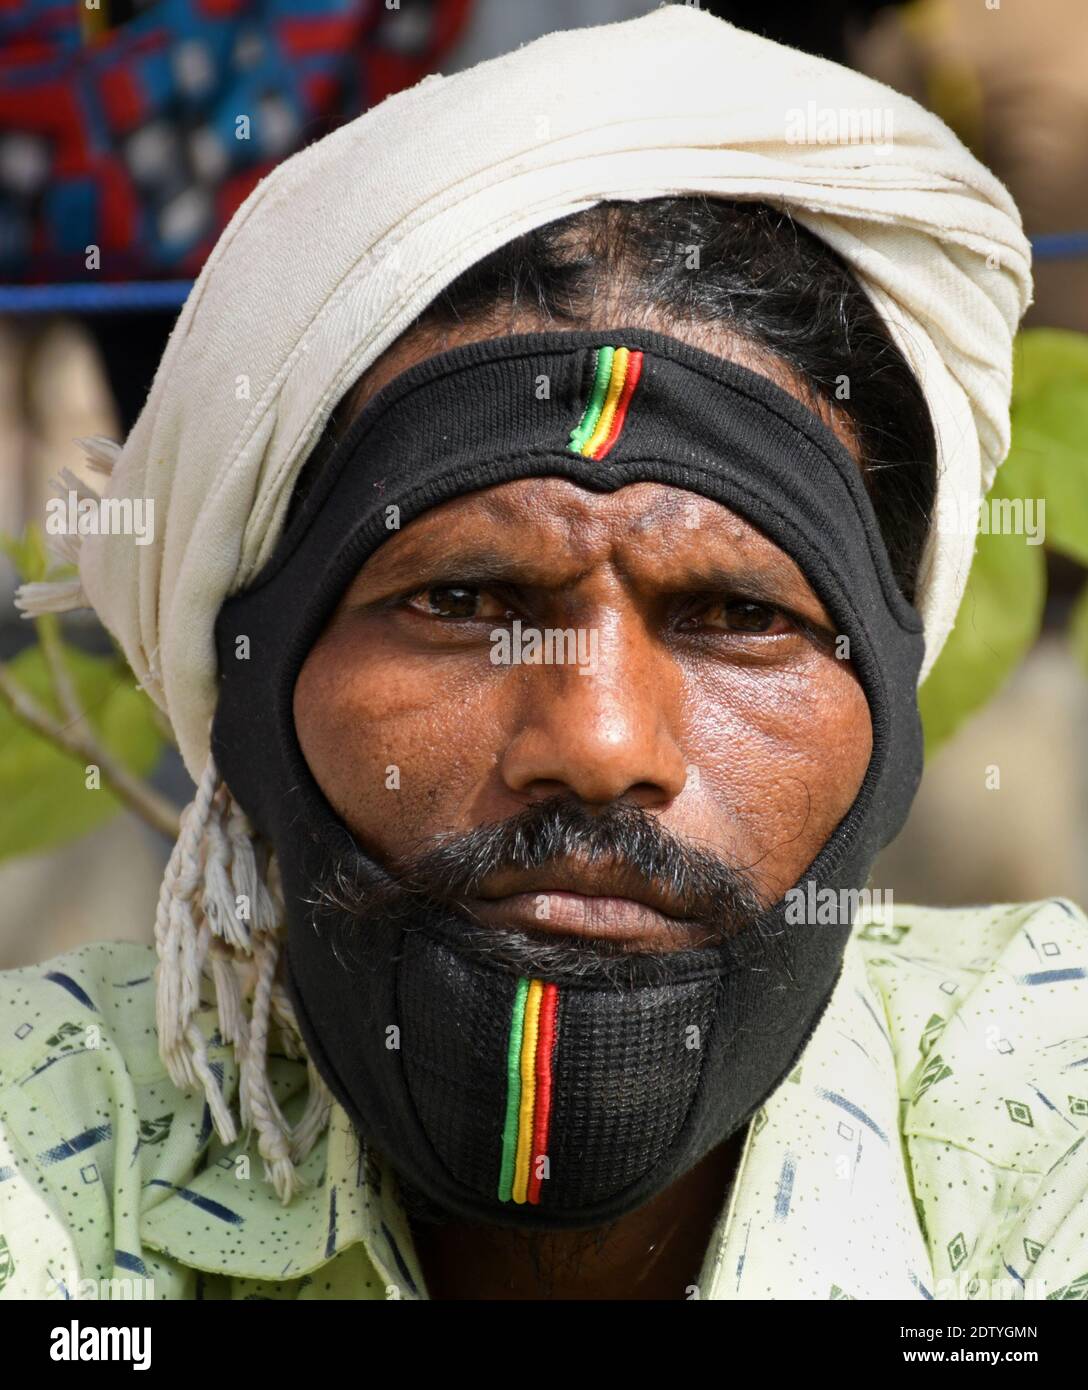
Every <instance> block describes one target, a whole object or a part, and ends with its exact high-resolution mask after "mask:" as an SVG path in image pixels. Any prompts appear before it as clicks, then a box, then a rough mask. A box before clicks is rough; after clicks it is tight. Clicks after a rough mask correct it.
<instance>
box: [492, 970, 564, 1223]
mask: <svg viewBox="0 0 1088 1390" xmlns="http://www.w3.org/2000/svg"><path fill="white" fill-rule="evenodd" d="M558 1002H559V990H558V988H557V987H556V986H555V985H552V984H544V983H543V982H542V981H541V980H519V981H518V987H517V990H516V992H515V994H514V1003H513V1008H512V1010H511V1015H510V1035H509V1039H508V1042H507V1052H506V1113H505V1120H504V1124H503V1134H502V1162H501V1165H500V1169H499V1201H500V1202H510V1201H513V1202H518V1203H524V1202H530V1203H532V1204H534V1205H535V1204H537V1203H539V1201H540V1190H541V1182H542V1172H541V1169H542V1165H541V1164H540V1163H538V1161H537V1160H538V1159H540V1158H542V1157H545V1156H546V1155H547V1151H548V1132H549V1128H550V1125H551V1104H552V1082H553V1077H552V1057H553V1054H554V1051H555V1040H556V1032H557V1028H556V1018H557V1012H558Z"/></svg>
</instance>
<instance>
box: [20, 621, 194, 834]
mask: <svg viewBox="0 0 1088 1390" xmlns="http://www.w3.org/2000/svg"><path fill="white" fill-rule="evenodd" d="M43 654H44V648H43ZM47 659H48V658H47ZM50 669H52V667H51V668H50ZM64 674H65V676H67V674H68V673H67V671H65V673H64ZM72 694H73V698H74V691H73V692H72ZM59 696H60V691H59V689H58V697H59ZM0 699H2V700H3V701H4V703H5V704H6V705H7V706H8V708H9V709H10V710H11V712H12V714H14V716H15V717H16V719H18V720H19V721H20V722H21V723H23V724H25V725H26V726H27V727H28V728H29V729H32V730H33V731H34V732H35V733H37V734H40V735H41V736H42V737H43V738H46V739H48V740H49V742H50V743H53V744H55V745H56V746H57V747H58V748H60V749H62V750H63V751H64V752H66V753H69V754H71V756H72V757H74V758H78V759H80V760H81V761H82V762H83V763H84V764H91V763H93V764H94V765H95V766H96V767H97V768H98V770H99V772H100V773H101V774H102V781H103V782H104V783H105V784H106V785H107V786H108V787H109V789H110V790H111V791H112V792H113V793H114V795H115V796H116V797H117V798H118V800H120V801H122V802H124V804H125V805H126V806H127V807H128V808H129V810H130V811H134V812H135V813H136V815H138V816H139V817H140V819H141V820H144V821H146V822H147V824H148V825H150V826H152V827H153V828H154V829H155V830H158V831H161V832H162V834H164V835H166V836H167V837H168V838H169V839H171V840H176V839H177V837H178V831H179V829H180V824H181V813H180V811H179V810H178V808H177V807H176V806H175V805H174V803H173V802H172V801H170V800H168V799H167V798H166V797H164V796H161V795H160V794H159V793H158V792H157V791H155V789H154V788H153V787H149V786H148V785H147V784H146V782H143V781H142V780H141V779H140V778H139V777H136V776H134V775H133V774H132V773H131V772H129V770H128V768H127V767H125V766H124V765H123V764H121V763H119V762H118V761H117V760H116V759H115V758H114V756H113V754H112V753H110V752H109V751H108V750H107V749H105V748H103V747H102V745H101V744H100V743H99V742H98V740H97V738H96V737H95V736H94V735H93V733H91V732H90V731H89V730H88V729H87V725H86V720H85V719H84V716H83V713H82V711H81V710H80V709H79V707H78V704H76V706H75V708H76V715H75V722H74V725H73V726H72V727H65V726H64V725H61V724H58V723H57V722H56V720H55V719H53V717H52V716H51V715H50V714H49V713H48V711H47V710H45V709H43V708H42V706H41V705H40V704H39V703H38V702H37V700H35V698H34V697H33V695H31V694H30V692H29V691H27V690H25V689H24V688H23V686H21V685H20V684H19V682H18V681H17V680H15V678H14V677H13V676H12V674H11V672H10V671H9V670H8V669H7V667H6V666H4V665H3V664H0ZM61 703H62V705H63V704H64V700H63V697H61ZM81 724H82V725H83V729H81V728H80V725H81Z"/></svg>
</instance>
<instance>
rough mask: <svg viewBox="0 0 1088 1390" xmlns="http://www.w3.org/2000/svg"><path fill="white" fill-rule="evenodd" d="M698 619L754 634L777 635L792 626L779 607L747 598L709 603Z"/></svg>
mask: <svg viewBox="0 0 1088 1390" xmlns="http://www.w3.org/2000/svg"><path fill="white" fill-rule="evenodd" d="M700 620H701V621H702V622H703V623H705V624H706V625H707V626H708V627H717V628H724V629H725V630H726V631H728V632H738V633H749V634H752V635H755V636H768V635H769V636H778V635H779V634H780V633H784V632H789V631H790V630H791V627H792V624H791V623H790V620H789V618H788V617H787V616H786V615H785V614H784V613H783V612H781V611H780V610H779V609H777V608H771V607H769V606H768V605H767V604H765V603H754V602H752V601H750V600H748V599H731V600H730V601H729V602H727V603H713V604H710V605H708V606H707V607H706V608H705V609H704V610H703V613H702V615H701V619H700Z"/></svg>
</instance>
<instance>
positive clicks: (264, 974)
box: [155, 756, 332, 1205]
mask: <svg viewBox="0 0 1088 1390" xmlns="http://www.w3.org/2000/svg"><path fill="white" fill-rule="evenodd" d="M247 918H248V920H247ZM284 920H285V913H284V905H283V891H282V885H281V883H280V878H279V871H278V866H277V864H276V861H275V858H274V856H272V855H271V854H270V852H269V849H268V847H267V845H265V844H263V843H262V842H260V841H258V840H257V838H256V837H255V836H254V834H253V831H252V829H251V827H250V825H249V822H248V821H247V819H246V817H245V815H244V814H243V812H242V811H241V809H240V808H239V807H238V806H237V804H236V803H235V801H234V799H233V798H232V797H231V795H230V792H229V790H228V789H227V787H226V785H225V784H224V782H223V781H222V779H221V778H220V776H219V772H218V770H217V768H216V766H215V762H214V759H213V758H212V757H211V756H209V758H208V761H207V764H206V765H205V768H204V772H203V774H202V776H201V778H200V782H199V784H198V786H197V789H196V795H195V796H194V798H193V800H192V802H191V803H190V805H189V806H188V807H187V808H186V810H185V812H184V814H183V817H182V829H181V833H180V835H179V836H178V841H177V844H176V845H175V846H174V851H173V854H172V855H171V856H170V862H169V864H168V865H167V868H166V873H165V875H164V876H163V882H162V889H161V891H160V894H159V907H158V912H157V914H156V918H155V944H156V948H157V950H158V955H159V969H158V977H157V989H156V1020H157V1023H158V1030H159V1048H160V1051H161V1053H162V1057H163V1062H164V1064H165V1065H166V1068H167V1070H168V1072H169V1074H170V1078H171V1080H172V1081H173V1082H174V1084H175V1085H176V1086H178V1087H179V1088H180V1089H182V1090H195V1089H203V1091H204V1095H205V1097H206V1098H207V1102H208V1106H209V1109H210V1112H211V1116H212V1123H213V1124H214V1126H215V1131H216V1133H217V1134H218V1135H219V1137H220V1139H221V1140H222V1141H223V1142H224V1143H233V1142H234V1140H235V1139H236V1138H237V1136H238V1126H237V1123H236V1121H235V1117H234V1115H233V1114H232V1113H231V1110H230V1107H229V1106H228V1105H227V1103H226V1100H225V1098H224V1096H223V1093H222V1089H221V1087H220V1086H219V1083H218V1082H217V1081H216V1079H215V1075H214V1073H213V1072H212V1070H211V1067H210V1065H209V1063H208V1058H207V1045H206V1042H205V1038H204V1034H203V1032H202V1031H201V1029H200V1027H199V1026H198V1024H197V1022H196V1018H195V1015H196V1013H197V1011H198V1009H199V1008H200V988H201V982H202V979H204V978H209V979H210V981H211V985H212V988H213V990H214V993H215V1001H216V1012H217V1016H218V1026H219V1034H220V1037H221V1038H222V1039H223V1041H224V1042H225V1043H229V1044H231V1045H232V1046H233V1048H234V1055H235V1058H236V1060H237V1063H238V1076H239V1086H238V1100H239V1115H240V1119H241V1123H242V1125H243V1127H244V1128H245V1129H246V1130H247V1131H248V1130H254V1129H255V1130H256V1132H257V1148H258V1152H259V1153H260V1155H261V1157H262V1158H263V1160H264V1165H265V1177H266V1179H267V1180H268V1181H269V1182H270V1183H271V1184H272V1186H273V1187H274V1188H275V1191H276V1193H277V1195H278V1196H279V1198H280V1200H281V1201H282V1202H283V1203H284V1204H285V1205H286V1204H287V1203H288V1202H290V1200H291V1198H292V1196H293V1195H294V1193H295V1192H297V1191H298V1190H299V1189H300V1187H301V1186H302V1180H301V1178H300V1176H299V1173H298V1171H297V1167H298V1165H299V1164H301V1163H302V1162H303V1161H304V1160H305V1158H306V1157H307V1155H308V1154H309V1153H310V1151H311V1150H312V1149H313V1147H314V1144H316V1142H317V1140H318V1139H319V1138H320V1136H321V1133H322V1132H323V1131H324V1129H325V1128H326V1127H327V1125H328V1121H329V1112H330V1108H331V1104H332V1097H331V1095H330V1093H329V1091H328V1088H327V1087H326V1085H325V1083H324V1081H323V1080H322V1079H321V1076H320V1075H319V1073H318V1072H317V1070H316V1068H315V1067H314V1066H313V1063H312V1062H311V1061H310V1060H309V1058H308V1057H306V1051H305V1046H304V1044H303V1041H302V1036H301V1033H300V1030H299V1026H298V1020H297V1018H296V1016H295V1011H294V1009H293V1008H292V1006H291V1001H290V998H289V996H288V994H287V992H286V990H285V989H284V987H283V985H282V983H281V981H280V980H279V978H278V969H279V960H280V942H281V937H282V930H283V922H284ZM247 996H251V998H250V999H249V1005H250V1008H249V1014H248V1016H247V1013H246V1003H247ZM274 1025H275V1026H276V1027H278V1029H279V1036H280V1038H281V1039H282V1043H283V1048H284V1051H285V1053H286V1054H287V1055H288V1056H291V1057H298V1058H306V1065H307V1081H308V1094H307V1098H306V1104H305V1107H304V1110H303V1113H302V1117H301V1119H300V1120H299V1123H298V1124H297V1125H296V1126H295V1127H294V1129H292V1128H291V1126H290V1125H289V1124H288V1122H287V1119H286V1117H285V1116H284V1114H283V1111H282V1110H281V1109H280V1107H279V1104H278V1102H277V1101H276V1098H275V1094H274V1092H273V1089H272V1085H271V1082H270V1079H269V1074H268V1053H269V1042H270V1037H271V1033H272V1028H273V1026H274Z"/></svg>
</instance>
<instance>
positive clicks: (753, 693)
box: [686, 653, 872, 897]
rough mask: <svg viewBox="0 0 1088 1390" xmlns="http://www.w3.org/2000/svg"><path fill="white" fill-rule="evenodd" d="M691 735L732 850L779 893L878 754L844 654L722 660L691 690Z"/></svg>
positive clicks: (828, 828)
mask: <svg viewBox="0 0 1088 1390" xmlns="http://www.w3.org/2000/svg"><path fill="white" fill-rule="evenodd" d="M688 697H689V699H688V710H689V721H688V729H687V734H686V737H687V739H688V746H689V747H690V748H691V750H692V752H693V753H694V758H693V759H692V760H693V761H694V762H695V763H696V765H697V766H699V768H700V777H701V782H702V785H703V788H704V791H705V792H706V793H707V794H708V795H709V797H710V798H711V799H712V800H713V802H714V803H715V806H716V809H717V812H718V814H720V815H721V816H722V818H723V820H724V821H725V822H726V824H727V825H728V826H729V827H730V830H731V833H730V835H729V837H728V838H729V849H730V852H731V853H732V854H733V855H734V856H735V859H736V861H737V862H739V863H741V864H743V865H746V866H749V867H751V868H752V870H753V873H754V874H755V877H756V879H757V882H758V883H759V885H760V887H761V890H763V891H764V892H765V893H766V894H767V895H768V896H770V897H777V896H780V895H781V893H782V892H784V891H785V889H787V888H789V887H791V886H792V885H793V884H794V883H796V882H797V880H798V879H799V877H800V876H801V874H802V873H803V872H804V870H805V869H806V868H807V867H808V865H809V864H810V863H811V862H812V860H813V859H814V858H815V857H816V855H817V853H818V852H819V850H820V849H821V848H822V846H823V844H824V843H825V841H826V840H827V838H828V836H829V835H830V834H831V832H832V830H834V828H835V826H836V825H837V824H838V822H839V821H840V820H841V819H842V817H843V816H844V815H845V814H846V812H847V811H848V810H849V809H850V806H851V805H852V803H853V801H854V798H855V797H856V796H857V793H858V790H859V788H860V787H861V784H862V781H863V780H864V778H865V772H866V769H867V768H868V766H869V758H870V755H871V753H872V723H871V720H870V716H869V706H868V702H867V701H866V699H865V694H864V692H863V690H862V688H861V686H860V684H859V683H858V681H857V678H856V677H855V676H854V674H853V672H852V670H851V669H850V668H849V666H847V665H846V664H845V663H843V662H839V661H835V660H834V659H833V658H830V657H825V656H822V655H817V654H815V653H814V654H813V656H812V658H811V659H810V660H809V661H806V662H805V663H804V664H803V665H800V666H798V667H795V668H792V669H790V670H755V669H751V668H749V669H744V668H739V667H723V668H719V669H718V670H717V671H715V672H712V673H711V674H710V675H709V676H708V677H704V678H703V679H702V680H700V681H698V682H694V681H693V682H691V683H690V686H689V690H688Z"/></svg>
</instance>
